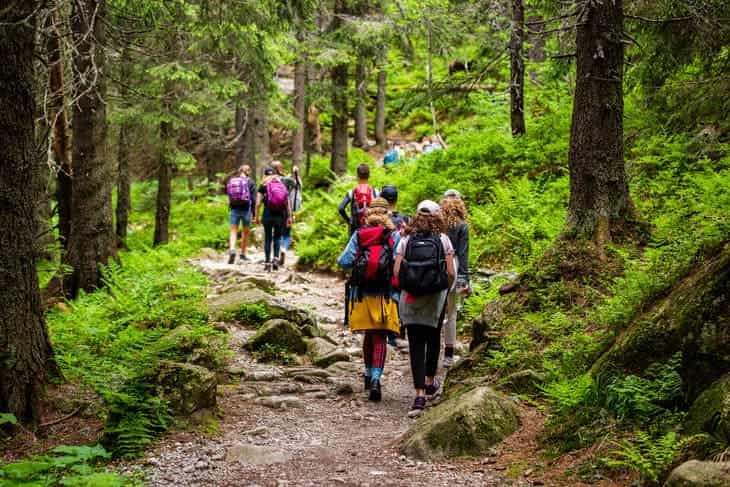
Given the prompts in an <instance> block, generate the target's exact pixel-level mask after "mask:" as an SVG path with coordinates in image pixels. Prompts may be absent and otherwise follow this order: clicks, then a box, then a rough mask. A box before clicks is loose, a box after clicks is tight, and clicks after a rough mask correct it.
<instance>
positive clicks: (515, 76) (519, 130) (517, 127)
mask: <svg viewBox="0 0 730 487" xmlns="http://www.w3.org/2000/svg"><path fill="white" fill-rule="evenodd" d="M524 37H525V6H524V5H523V3H522V0H512V39H511V40H510V61H511V62H510V70H511V76H510V77H511V79H510V85H509V97H510V121H511V123H512V135H513V136H518V135H522V134H524V133H525V62H524V59H523V58H522V44H523V42H524Z"/></svg>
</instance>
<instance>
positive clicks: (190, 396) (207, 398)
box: [153, 360, 217, 416]
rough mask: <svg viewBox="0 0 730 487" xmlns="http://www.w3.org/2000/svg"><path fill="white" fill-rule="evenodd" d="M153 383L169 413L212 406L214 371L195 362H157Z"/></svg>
mask: <svg viewBox="0 0 730 487" xmlns="http://www.w3.org/2000/svg"><path fill="white" fill-rule="evenodd" d="M153 383H154V384H155V389H156V391H157V395H158V396H160V397H161V398H162V399H164V400H166V401H167V402H168V404H169V406H170V410H171V412H172V413H173V414H175V415H179V416H188V415H190V414H192V413H194V412H195V411H198V410H200V409H205V408H212V407H215V405H216V386H217V381H216V377H215V374H213V372H211V371H210V370H208V369H206V368H205V367H200V366H199V365H193V364H187V363H178V362H171V361H167V360H163V361H160V363H159V365H158V367H157V370H156V373H155V376H154V377H153Z"/></svg>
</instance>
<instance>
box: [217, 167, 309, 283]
mask: <svg viewBox="0 0 730 487" xmlns="http://www.w3.org/2000/svg"><path fill="white" fill-rule="evenodd" d="M226 192H227V193H228V201H229V206H230V225H231V229H230V233H229V238H228V252H229V253H228V263H229V264H233V263H234V262H235V260H236V242H237V240H238V227H239V225H240V226H241V253H240V257H239V259H240V260H239V261H240V262H245V261H248V260H249V258H248V257H247V256H246V249H247V247H248V235H249V231H250V228H251V224H252V223H254V224H256V225H258V224H259V223H261V224H262V225H263V227H264V270H265V271H267V272H271V271H272V270H274V271H275V270H277V269H278V268H279V266H282V265H284V261H285V259H286V252H287V250H288V249H289V246H290V245H291V226H292V221H293V219H294V212H296V211H298V210H299V209H300V208H301V206H302V179H301V176H300V174H299V167H297V166H294V167H292V172H291V174H286V171H285V169H284V164H282V163H281V162H280V161H274V162H272V163H271V165H270V166H269V167H266V168H265V169H264V177H263V180H262V181H261V184H260V185H259V186H258V188H257V187H256V183H255V181H254V180H253V178H252V177H251V167H250V166H241V167H240V168H239V169H238V171H237V174H236V175H235V176H234V177H232V178H231V179H229V181H228V184H227V185H226ZM262 209H263V215H262V211H261V210H262Z"/></svg>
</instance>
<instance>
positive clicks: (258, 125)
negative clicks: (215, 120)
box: [243, 83, 271, 178]
mask: <svg viewBox="0 0 730 487" xmlns="http://www.w3.org/2000/svg"><path fill="white" fill-rule="evenodd" d="M252 86H253V87H254V90H253V93H254V94H253V95H252V96H251V98H249V99H248V103H247V107H248V108H247V110H246V112H247V119H246V120H247V123H246V130H245V131H244V151H243V154H244V157H243V159H244V163H245V164H248V165H249V166H251V173H252V174H254V175H255V176H256V177H257V178H260V177H261V175H262V174H263V170H264V166H265V165H267V164H269V163H270V162H271V151H270V147H269V144H270V140H269V121H268V118H269V117H268V114H269V101H268V94H267V93H266V92H265V89H264V88H263V84H261V83H254V84H252Z"/></svg>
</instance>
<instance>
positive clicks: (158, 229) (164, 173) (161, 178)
mask: <svg viewBox="0 0 730 487" xmlns="http://www.w3.org/2000/svg"><path fill="white" fill-rule="evenodd" d="M160 145H161V147H160V162H159V165H158V166H157V208H156V210H155V236H154V241H153V242H152V243H153V245H154V246H155V247H156V246H158V245H162V244H166V243H167V242H168V240H169V231H168V228H169V223H170V196H171V186H172V164H170V158H169V156H168V151H169V150H170V147H169V145H170V123H169V122H161V123H160Z"/></svg>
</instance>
